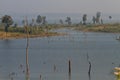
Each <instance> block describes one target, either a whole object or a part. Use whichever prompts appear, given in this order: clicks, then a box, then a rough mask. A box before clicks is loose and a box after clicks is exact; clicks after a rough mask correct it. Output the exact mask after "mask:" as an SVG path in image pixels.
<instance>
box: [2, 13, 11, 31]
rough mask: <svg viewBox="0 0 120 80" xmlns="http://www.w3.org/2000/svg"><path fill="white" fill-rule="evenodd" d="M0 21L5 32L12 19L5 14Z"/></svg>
mask: <svg viewBox="0 0 120 80" xmlns="http://www.w3.org/2000/svg"><path fill="white" fill-rule="evenodd" d="M2 23H4V25H5V32H8V27H9V26H10V25H12V24H13V19H12V17H11V16H9V15H5V16H3V17H2Z"/></svg>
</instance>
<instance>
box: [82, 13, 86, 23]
mask: <svg viewBox="0 0 120 80" xmlns="http://www.w3.org/2000/svg"><path fill="white" fill-rule="evenodd" d="M82 19H83V25H86V21H87V14H84V15H83V18H82Z"/></svg>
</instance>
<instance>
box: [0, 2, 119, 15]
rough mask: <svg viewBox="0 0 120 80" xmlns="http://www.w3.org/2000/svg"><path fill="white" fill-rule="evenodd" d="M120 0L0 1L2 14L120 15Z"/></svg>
mask: <svg viewBox="0 0 120 80" xmlns="http://www.w3.org/2000/svg"><path fill="white" fill-rule="evenodd" d="M119 8H120V0H0V14H1V13H6V14H7V13H96V12H97V11H100V12H102V13H116V14H119V13H120V9H119Z"/></svg>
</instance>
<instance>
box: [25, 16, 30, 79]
mask: <svg viewBox="0 0 120 80" xmlns="http://www.w3.org/2000/svg"><path fill="white" fill-rule="evenodd" d="M25 22H26V23H25V28H26V39H27V45H26V80H30V70H29V59H28V48H29V33H28V20H27V17H26V20H25Z"/></svg>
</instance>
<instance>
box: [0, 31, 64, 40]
mask: <svg viewBox="0 0 120 80" xmlns="http://www.w3.org/2000/svg"><path fill="white" fill-rule="evenodd" d="M60 35H65V34H59V33H55V32H49V33H47V32H43V33H40V34H36V35H29V37H30V38H36V37H49V36H60ZM19 38H26V34H23V33H16V32H7V34H6V32H3V31H0V39H19Z"/></svg>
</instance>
